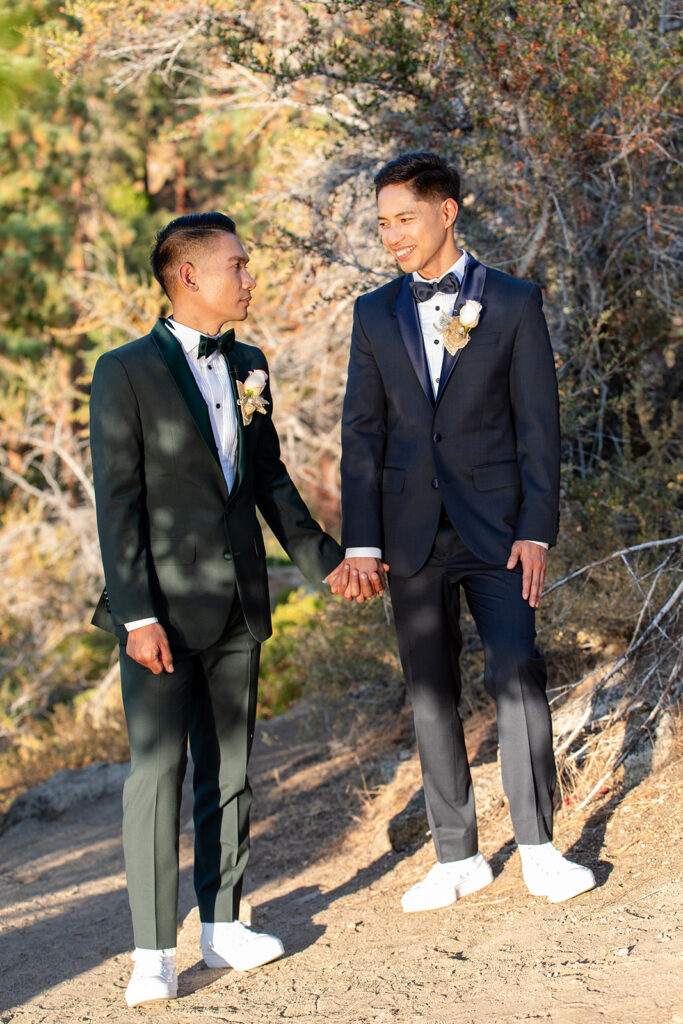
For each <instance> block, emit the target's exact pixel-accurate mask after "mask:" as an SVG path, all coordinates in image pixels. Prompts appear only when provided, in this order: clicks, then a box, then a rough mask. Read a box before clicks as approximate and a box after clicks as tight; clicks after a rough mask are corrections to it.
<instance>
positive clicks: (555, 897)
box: [527, 871, 596, 903]
mask: <svg viewBox="0 0 683 1024" xmlns="http://www.w3.org/2000/svg"><path fill="white" fill-rule="evenodd" d="M595 885H596V882H595V876H594V875H593V872H592V871H591V872H589V873H588V875H587V876H584V877H583V879H579V878H576V879H575V880H574V883H573V885H569V884H567V885H565V886H557V887H555V888H545V889H536V890H534V889H532V888H530V887H529V886H527V888H528V889H529V892H530V893H531V895H532V896H545V897H547V899H548V901H549V902H550V903H563V902H564V901H565V900H572V899H574V897H575V896H580V895H581V893H582V892H590V890H591V889H594V888H595Z"/></svg>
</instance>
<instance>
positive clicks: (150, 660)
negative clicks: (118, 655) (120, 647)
mask: <svg viewBox="0 0 683 1024" xmlns="http://www.w3.org/2000/svg"><path fill="white" fill-rule="evenodd" d="M126 654H127V655H128V657H129V658H132V659H133V661H137V662H138V664H139V665H144V667H145V668H148V669H149V670H150V671H151V672H153V673H154V675H155V676H158V675H159V674H160V673H161V672H162V671H164V670H165V671H166V672H172V671H173V657H172V655H171V648H170V647H169V643H168V637H167V636H166V630H165V629H164V627H163V626H161V625H159V623H158V622H151V623H149V625H147V626H140V627H139V628H138V629H132V630H131V631H130V633H129V634H128V641H127V643H126Z"/></svg>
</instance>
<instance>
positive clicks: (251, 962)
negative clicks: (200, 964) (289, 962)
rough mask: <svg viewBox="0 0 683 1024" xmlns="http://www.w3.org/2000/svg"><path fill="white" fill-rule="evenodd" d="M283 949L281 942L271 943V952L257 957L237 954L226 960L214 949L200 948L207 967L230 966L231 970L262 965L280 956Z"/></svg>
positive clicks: (249, 968)
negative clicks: (276, 944) (242, 956)
mask: <svg viewBox="0 0 683 1024" xmlns="http://www.w3.org/2000/svg"><path fill="white" fill-rule="evenodd" d="M284 951H285V947H284V946H283V945H282V943H281V942H280V943H278V946H277V947H276V946H275V945H273V947H272V949H271V952H270V953H268V954H266V955H262V956H261V957H259V958H254V957H251V958H249V957H244V958H241V957H239V956H236V957H234V958H233V959H232V960H228V959H227V958H226V957H224V956H221V955H220V953H217V952H216V951H215V949H206V950H204V949H203V950H202V956H203V957H204V963H205V964H206V966H207V967H220V968H226V967H232V969H233V971H251V970H253V969H254V967H263V965H264V964H269V963H272V961H273V960H277V959H278V957H280V956H282V955H283V953H284Z"/></svg>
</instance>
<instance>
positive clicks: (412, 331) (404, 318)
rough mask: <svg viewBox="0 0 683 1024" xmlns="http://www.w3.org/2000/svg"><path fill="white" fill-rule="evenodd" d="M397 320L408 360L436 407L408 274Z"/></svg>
mask: <svg viewBox="0 0 683 1024" xmlns="http://www.w3.org/2000/svg"><path fill="white" fill-rule="evenodd" d="M396 318H397V320H398V329H399V330H400V332H401V338H402V339H403V344H404V345H405V348H406V352H407V353H408V358H409V359H410V362H411V363H412V364H413V369H414V370H415V374H416V376H417V379H418V380H419V382H420V387H421V388H422V390H423V391H424V393H425V395H426V397H427V400H428V401H429V404H430V405H434V392H433V391H432V383H431V380H430V379H429V368H428V366H427V356H426V355H425V346H424V341H423V340H422V328H421V327H420V318H419V317H418V315H417V307H416V305H415V300H414V299H413V295H412V292H411V290H410V275H409V274H406V275H405V277H404V278H403V281H402V282H401V287H400V289H399V292H398V295H397V296H396Z"/></svg>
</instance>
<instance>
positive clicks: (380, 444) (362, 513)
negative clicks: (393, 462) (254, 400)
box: [341, 301, 387, 549]
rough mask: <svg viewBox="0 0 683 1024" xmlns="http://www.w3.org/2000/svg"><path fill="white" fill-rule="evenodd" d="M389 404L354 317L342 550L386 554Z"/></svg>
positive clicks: (343, 465) (344, 435) (357, 316)
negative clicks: (384, 493) (384, 496)
mask: <svg viewBox="0 0 683 1024" xmlns="http://www.w3.org/2000/svg"><path fill="white" fill-rule="evenodd" d="M386 434H387V414H386V398H385V394H384V385H383V383H382V378H381V375H380V372H379V369H378V367H377V363H376V361H375V357H374V355H373V352H372V346H371V344H370V341H369V339H368V337H367V335H366V333H365V331H364V330H363V326H362V324H361V319H360V312H359V305H358V301H356V305H355V308H354V312H353V331H352V334H351V352H350V356H349V372H348V381H347V385H346V395H345V397H344V409H343V412H342V458H341V479H342V547H343V548H344V549H347V548H356V547H372V548H379V549H383V547H384V544H383V530H382V470H383V467H384V449H385V443H386Z"/></svg>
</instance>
